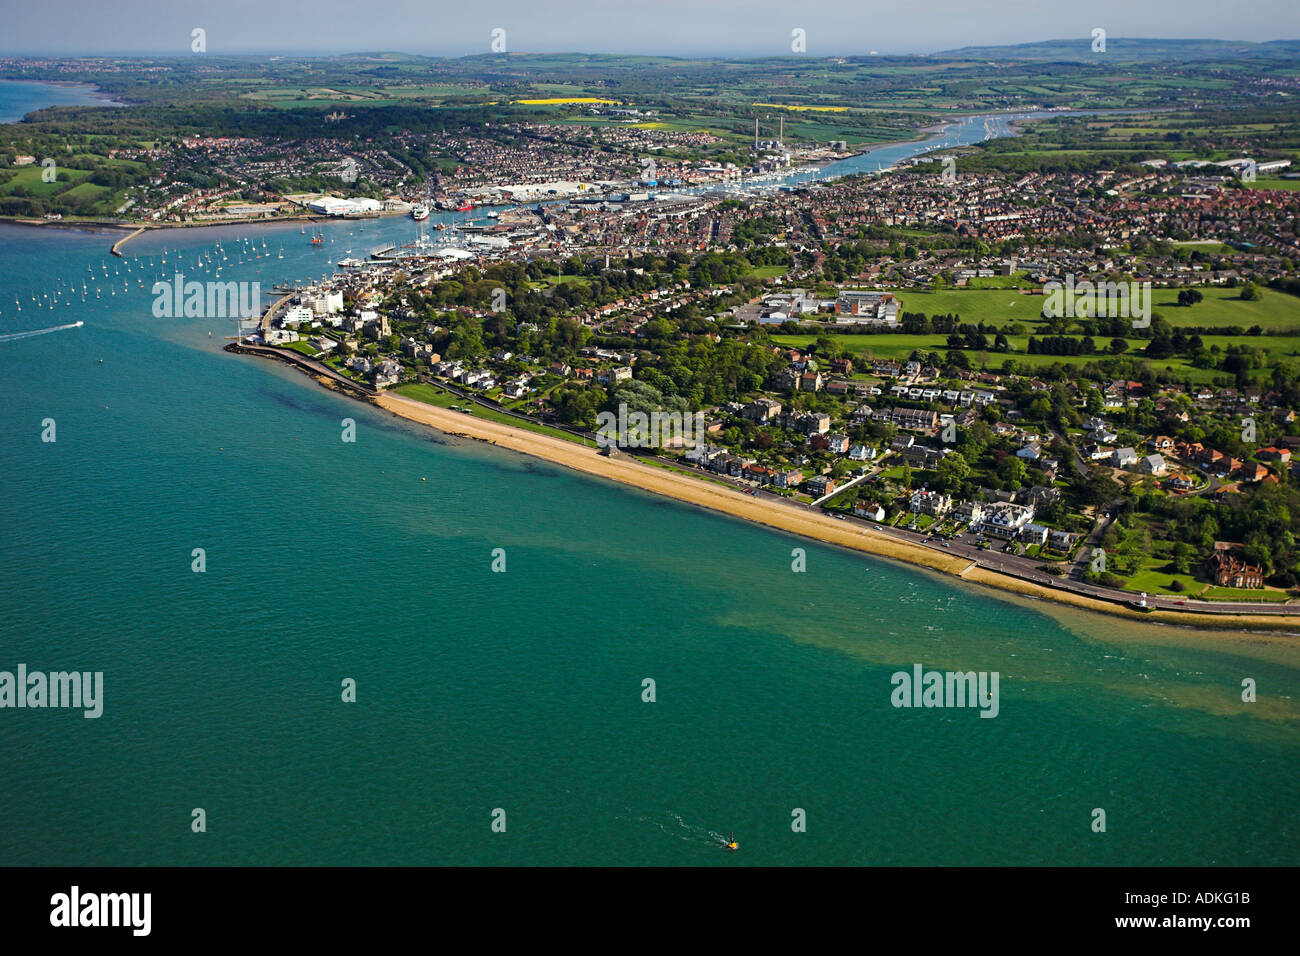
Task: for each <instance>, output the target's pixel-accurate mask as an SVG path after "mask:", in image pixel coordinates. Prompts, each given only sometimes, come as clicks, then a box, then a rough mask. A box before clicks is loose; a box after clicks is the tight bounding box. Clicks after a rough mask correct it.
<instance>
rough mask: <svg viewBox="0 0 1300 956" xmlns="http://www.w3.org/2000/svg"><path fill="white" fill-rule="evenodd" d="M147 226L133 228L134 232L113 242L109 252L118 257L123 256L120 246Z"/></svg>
mask: <svg viewBox="0 0 1300 956" xmlns="http://www.w3.org/2000/svg"><path fill="white" fill-rule="evenodd" d="M148 228H149V227H148V226H141V227H140V228H139V229H137V230H135V232H132V233H131V234H129V235H126V236H123V237H122V238H121V239H119V240H117V242H115V243H113V248H112V249H110V250H109V252H111V253H113V255H115V256H117V257H118V258H119V259H121V258H123V256H122V252H121V249H122V247H123V246H124V245H126V244H127V243H128V242H130V241H131V240H132V239H134V238H135V237H136V236H138V235H140V233H142V232H144V231H145V230H146V229H148Z"/></svg>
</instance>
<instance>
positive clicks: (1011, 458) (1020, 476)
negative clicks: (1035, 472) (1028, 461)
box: [998, 455, 1027, 491]
mask: <svg viewBox="0 0 1300 956" xmlns="http://www.w3.org/2000/svg"><path fill="white" fill-rule="evenodd" d="M1026 474H1027V472H1026V471H1025V463H1024V461H1023V460H1021V459H1019V458H1017V457H1016V456H1015V455H1008V456H1007V457H1006V458H1004V459H1002V464H1000V465H998V477H1000V478H1001V479H1002V480H1003V481H1004V482H1006V484H1007V488H1008V489H1010V490H1011V491H1015V490H1016V489H1017V488H1019V487H1021V486H1022V485H1024V483H1025V477H1026Z"/></svg>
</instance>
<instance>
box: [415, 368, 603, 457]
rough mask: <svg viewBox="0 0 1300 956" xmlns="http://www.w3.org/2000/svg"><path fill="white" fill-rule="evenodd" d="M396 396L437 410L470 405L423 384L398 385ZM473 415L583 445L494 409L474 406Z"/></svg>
mask: <svg viewBox="0 0 1300 956" xmlns="http://www.w3.org/2000/svg"><path fill="white" fill-rule="evenodd" d="M391 391H394V392H396V393H397V394H398V395H404V396H406V397H407V398H413V399H415V400H416V401H419V402H424V403H425V404H426V405H435V406H437V407H438V408H450V407H451V406H452V405H459V406H461V407H462V408H465V407H467V406H469V405H470V404H471V402H470V401H469V399H466V398H461V397H460V396H459V395H454V394H452V393H451V392H448V391H447V390H445V389H442V388H438V386H436V385H426V384H424V383H422V382H421V383H412V384H409V385H398V386H397V387H396V388H393V389H391ZM473 408H474V411H473V415H474V417H475V418H486V419H487V420H488V421H492V422H500V423H501V424H503V425H510V426H512V427H514V428H526V429H527V430H528V431H532V432H538V433H539V434H542V435H550V436H551V437H552V438H563V439H565V440H566V441H571V442H574V443H575V444H585V442H583V440H582V439H581V438H580V437H578V436H577V435H571V434H569V433H568V432H566V431H564V430H562V429H559V428H550V427H549V426H546V425H539V424H536V423H534V422H526V421H523V420H522V419H519V418H515V417H514V416H513V415H507V414H506V413H505V412H499V411H496V410H495V409H491V408H484V407H483V406H482V405H474V406H473Z"/></svg>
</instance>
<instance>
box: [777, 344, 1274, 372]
mask: <svg viewBox="0 0 1300 956" xmlns="http://www.w3.org/2000/svg"><path fill="white" fill-rule="evenodd" d="M827 337H828V338H830V339H832V340H833V341H835V342H837V343H838V344H839V346H840V348H841V349H843V351H844V353H845V354H846V355H849V356H856V357H859V358H868V357H869V358H873V359H906V358H907V357H909V356H910V355H911V354H912V352H913V351H914V350H917V349H919V350H921V351H924V352H938V353H939V354H940V355H944V354H946V353H947V351H948V337H947V336H946V335H904V334H902V333H889V334H884V335H834V334H831V335H829V336H827ZM771 338H772V342H773V343H774V344H776V345H783V346H786V347H787V348H800V349H804V348H809V347H810V346H812V345H813V343H814V342H815V341H816V340H817V338H818V336H816V335H773V336H772V337H771ZM1202 339H1203V341H1204V342H1205V345H1206V347H1207V348H1208V347H1210V346H1212V345H1218V346H1219V348H1220V349H1223V348H1226V347H1227V346H1228V345H1237V344H1241V343H1248V344H1249V345H1251V347H1252V348H1258V349H1261V350H1262V351H1263V352H1264V353H1265V354H1266V356H1267V359H1268V363H1269V365H1272V364H1276V362H1277V361H1278V360H1280V359H1289V358H1296V357H1300V336H1281V335H1270V336H1231V335H1221V336H1218V335H1211V336H1203V337H1202ZM1007 340H1008V342H1009V343H1010V345H1011V348H1012V351H1010V352H994V351H991V350H990V351H988V352H978V351H971V350H966V354H967V357H968V358H969V359H970V362H971V367H972V368H975V369H985V368H987V369H988V370H991V371H997V370H998V369H1000V368H1001V367H1002V363H1003V362H1005V361H1006V360H1007V359H1013V360H1014V361H1016V362H1017V363H1020V364H1022V365H1027V366H1029V367H1031V368H1047V367H1049V366H1051V365H1056V364H1058V363H1060V364H1066V363H1069V364H1073V365H1084V364H1086V363H1088V362H1090V361H1096V360H1100V359H1102V358H1105V357H1106V356H1103V355H1030V354H1028V352H1026V351H1025V350H1026V349H1027V348H1028V343H1029V336H1028V335H1012V336H1008V339H1007ZM1106 341H1109V340H1106ZM1126 341H1127V342H1128V343H1129V352H1128V353H1125V354H1126V355H1129V356H1130V357H1133V358H1141V355H1140V354H1133V353H1137V352H1138V351H1139V350H1140V349H1142V348H1145V346H1146V342H1145V341H1144V340H1142V339H1126ZM1102 344H1104V343H1102ZM981 359H983V360H984V363H983V364H982V363H981ZM1150 364H1151V365H1152V366H1153V367H1154V368H1156V369H1157V370H1158V371H1160V370H1168V371H1170V372H1173V373H1175V374H1177V375H1178V376H1179V377H1180V378H1187V379H1188V380H1189V381H1191V382H1194V383H1204V384H1209V383H1212V382H1213V381H1214V379H1215V378H1219V377H1222V375H1223V374H1224V373H1223V372H1222V371H1219V370H1218V369H1200V368H1195V367H1193V366H1192V365H1191V364H1190V363H1188V361H1187V360H1186V359H1183V358H1167V359H1160V360H1158V361H1152V362H1151V363H1150ZM1267 376H1268V371H1267V369H1260V370H1257V371H1256V373H1255V376H1254V377H1255V378H1256V379H1260V378H1266V377H1267Z"/></svg>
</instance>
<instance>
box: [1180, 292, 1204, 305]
mask: <svg viewBox="0 0 1300 956" xmlns="http://www.w3.org/2000/svg"><path fill="white" fill-rule="evenodd" d="M1204 298H1205V296H1203V295H1201V293H1200V291H1198V290H1197V289H1183V290H1181V291H1180V292H1179V293H1178V304H1179V305H1182V306H1193V305H1195V304H1196V303H1198V302H1200V301H1201V300H1202V299H1204Z"/></svg>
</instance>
